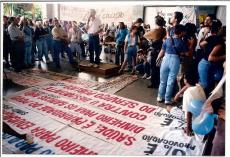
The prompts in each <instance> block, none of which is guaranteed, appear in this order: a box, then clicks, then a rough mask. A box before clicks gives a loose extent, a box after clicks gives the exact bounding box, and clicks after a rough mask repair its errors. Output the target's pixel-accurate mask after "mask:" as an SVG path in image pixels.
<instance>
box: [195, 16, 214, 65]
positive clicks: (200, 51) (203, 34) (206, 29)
mask: <svg viewBox="0 0 230 157" xmlns="http://www.w3.org/2000/svg"><path fill="white" fill-rule="evenodd" d="M215 19H216V17H215V15H212V14H208V15H207V17H206V19H205V21H204V27H203V28H201V30H200V31H199V33H198V36H197V46H196V64H198V63H199V61H200V60H201V59H202V54H203V53H204V52H203V49H201V47H200V42H201V41H203V40H204V39H205V38H207V37H209V36H210V35H211V32H210V29H211V26H212V21H213V20H215Z"/></svg>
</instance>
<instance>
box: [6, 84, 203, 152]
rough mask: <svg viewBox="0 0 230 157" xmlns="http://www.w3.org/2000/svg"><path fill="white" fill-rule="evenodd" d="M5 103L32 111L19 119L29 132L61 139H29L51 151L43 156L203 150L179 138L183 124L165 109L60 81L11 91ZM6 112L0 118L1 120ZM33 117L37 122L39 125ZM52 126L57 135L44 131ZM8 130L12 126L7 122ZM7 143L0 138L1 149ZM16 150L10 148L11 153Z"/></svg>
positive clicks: (199, 144)
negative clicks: (26, 125)
mask: <svg viewBox="0 0 230 157" xmlns="http://www.w3.org/2000/svg"><path fill="white" fill-rule="evenodd" d="M6 103H8V104H9V105H11V106H14V107H19V106H20V108H23V110H25V111H26V112H33V116H32V115H30V114H25V115H20V116H21V117H22V118H21V119H25V120H26V121H28V122H31V123H33V124H35V125H34V126H31V127H30V128H28V129H29V130H31V129H32V130H33V129H35V128H36V126H39V127H43V128H44V129H45V130H48V131H51V132H52V133H55V134H56V135H57V136H61V137H60V138H58V139H57V140H54V141H55V142H50V143H49V142H48V143H47V142H46V141H47V140H45V139H42V138H40V136H38V137H36V136H35V140H38V144H39V145H41V146H42V147H44V148H48V149H50V150H52V151H47V152H45V153H48V152H49V153H50V152H52V153H55V154H98V155H201V154H202V151H203V145H204V144H203V143H202V142H201V141H202V137H199V136H195V137H188V136H187V135H185V134H184V133H183V130H182V128H183V127H185V125H186V123H185V122H184V121H183V120H180V119H177V118H175V117H173V116H170V115H169V114H168V113H167V112H166V110H165V109H163V108H160V107H157V106H153V105H149V104H145V103H141V102H137V101H134V100H130V99H126V98H123V97H119V96H116V95H113V94H108V93H104V92H99V91H95V90H91V89H87V88H85V87H84V85H83V86H81V85H75V84H71V83H67V82H61V81H58V82H54V83H48V84H46V85H42V86H39V87H33V88H29V89H26V90H24V91H20V92H17V93H15V94H14V95H11V96H10V97H7V98H6V102H5V104H6ZM5 110H6V109H5V108H4V111H5ZM8 112H9V111H8V110H7V111H5V112H4V113H3V114H4V117H7V115H8V114H9V113H8ZM34 113H36V114H34ZM17 114H18V113H17ZM5 115H6V116H5ZM34 115H35V116H34ZM34 117H37V118H38V119H39V117H41V121H39V120H37V119H36V118H34ZM44 119H45V120H44ZM3 120H4V122H5V121H6V122H8V123H9V120H7V119H5V118H3ZM51 121H52V122H51ZM53 121H55V123H57V124H58V125H57V124H56V125H57V126H59V127H58V128H59V130H58V129H57V128H55V127H54V128H53V129H51V130H49V128H50V127H48V126H49V123H53ZM44 123H45V124H44ZM59 124H60V125H59ZM9 125H10V126H13V127H16V125H15V124H13V123H11V124H10V123H9ZM63 125H64V127H63ZM18 127H19V126H18ZM23 128H24V127H21V128H19V129H23ZM55 130H56V131H55ZM35 132H36V129H35ZM38 135H39V133H38ZM5 136H6V137H8V135H5ZM6 137H5V138H6ZM55 137H56V136H55ZM11 138H13V137H9V138H6V139H4V138H3V139H4V140H3V141H4V146H5V147H8V144H9V140H10V139H11ZM50 140H51V139H50ZM48 141H49V140H48ZM51 141H52V140H51ZM14 147H15V145H14ZM11 149H12V148H11ZM18 149H19V148H17V147H15V148H14V152H17V150H18ZM21 149H22V148H21ZM41 150H42V149H41ZM12 153H13V152H12ZM24 153H25V152H24ZM32 153H34V154H39V153H41V152H40V151H34V152H32Z"/></svg>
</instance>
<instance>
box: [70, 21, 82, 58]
mask: <svg viewBox="0 0 230 157" xmlns="http://www.w3.org/2000/svg"><path fill="white" fill-rule="evenodd" d="M81 35H82V33H81V31H80V29H78V27H77V22H76V21H73V22H72V28H70V30H69V32H68V38H69V40H70V49H71V52H72V54H73V55H74V56H75V57H76V56H80V55H76V54H81V53H82V50H81V46H80V43H81V42H83V41H82V39H81Z"/></svg>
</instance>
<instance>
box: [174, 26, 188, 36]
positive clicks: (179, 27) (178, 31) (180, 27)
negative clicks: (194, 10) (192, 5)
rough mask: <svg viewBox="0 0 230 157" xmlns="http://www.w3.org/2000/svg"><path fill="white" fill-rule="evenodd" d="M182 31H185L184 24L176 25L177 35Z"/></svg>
mask: <svg viewBox="0 0 230 157" xmlns="http://www.w3.org/2000/svg"><path fill="white" fill-rule="evenodd" d="M182 32H185V26H184V25H176V26H175V32H174V33H175V34H176V35H179V34H181V33H182Z"/></svg>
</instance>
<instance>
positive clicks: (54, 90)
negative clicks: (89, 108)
mask: <svg viewBox="0 0 230 157" xmlns="http://www.w3.org/2000/svg"><path fill="white" fill-rule="evenodd" d="M43 90H46V91H49V92H52V93H55V94H59V95H62V96H66V97H69V98H72V99H77V100H79V101H82V102H87V101H90V100H91V99H90V98H87V97H85V96H80V95H78V94H76V93H70V92H67V91H64V90H61V89H58V88H55V87H47V88H43Z"/></svg>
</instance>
